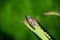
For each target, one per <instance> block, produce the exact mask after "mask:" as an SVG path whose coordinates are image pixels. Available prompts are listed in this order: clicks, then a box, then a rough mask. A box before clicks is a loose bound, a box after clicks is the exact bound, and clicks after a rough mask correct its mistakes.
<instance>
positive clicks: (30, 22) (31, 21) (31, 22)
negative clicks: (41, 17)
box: [25, 15, 35, 29]
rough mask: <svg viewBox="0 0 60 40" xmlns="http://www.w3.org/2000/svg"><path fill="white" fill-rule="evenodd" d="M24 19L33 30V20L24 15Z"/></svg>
mask: <svg viewBox="0 0 60 40" xmlns="http://www.w3.org/2000/svg"><path fill="white" fill-rule="evenodd" d="M25 18H26V20H27V22H28V24H29V25H30V26H31V27H32V28H33V29H35V24H34V19H32V18H30V16H28V15H25Z"/></svg>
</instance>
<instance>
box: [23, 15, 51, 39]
mask: <svg viewBox="0 0 60 40" xmlns="http://www.w3.org/2000/svg"><path fill="white" fill-rule="evenodd" d="M23 23H24V24H25V25H26V26H27V27H28V28H29V29H30V30H31V31H32V32H33V33H35V35H37V36H38V37H39V38H41V39H42V40H52V38H51V36H50V35H49V34H48V33H47V32H46V31H44V29H43V28H41V25H39V23H38V22H37V21H36V20H35V19H34V18H30V16H28V15H25V18H24V20H23ZM38 37H37V38H38Z"/></svg>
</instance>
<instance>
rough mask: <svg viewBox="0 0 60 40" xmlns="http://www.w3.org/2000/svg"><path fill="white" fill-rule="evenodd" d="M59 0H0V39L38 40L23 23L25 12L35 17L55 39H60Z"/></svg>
mask: <svg viewBox="0 0 60 40" xmlns="http://www.w3.org/2000/svg"><path fill="white" fill-rule="evenodd" d="M50 11H56V12H60V0H0V40H38V39H37V38H36V37H35V35H33V33H32V32H31V31H30V30H29V29H28V28H27V27H26V26H25V25H24V24H23V18H24V16H25V14H28V15H29V16H31V17H34V18H36V19H37V20H38V21H39V22H40V23H41V24H42V25H43V26H44V27H45V28H46V29H47V30H48V32H50V33H51V35H53V36H54V37H55V38H56V40H60V17H58V16H44V15H43V13H45V12H50Z"/></svg>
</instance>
